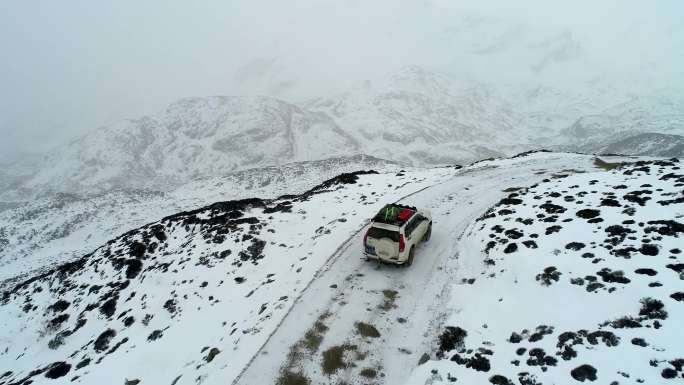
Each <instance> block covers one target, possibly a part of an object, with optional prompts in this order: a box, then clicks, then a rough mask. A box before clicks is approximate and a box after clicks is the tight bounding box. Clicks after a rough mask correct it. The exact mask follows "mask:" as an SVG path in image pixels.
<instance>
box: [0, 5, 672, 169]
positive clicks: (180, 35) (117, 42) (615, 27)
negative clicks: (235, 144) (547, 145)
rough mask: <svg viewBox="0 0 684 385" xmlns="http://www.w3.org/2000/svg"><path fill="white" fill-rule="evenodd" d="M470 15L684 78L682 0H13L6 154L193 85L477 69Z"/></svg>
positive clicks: (645, 75)
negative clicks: (469, 56) (469, 50)
mask: <svg viewBox="0 0 684 385" xmlns="http://www.w3.org/2000/svg"><path fill="white" fill-rule="evenodd" d="M468 15H471V16H476V17H482V18H485V19H487V20H490V19H491V20H496V22H495V23H494V24H491V25H494V26H496V25H501V26H503V27H501V28H500V29H499V28H498V27H492V28H491V29H489V28H488V29H487V30H488V31H490V30H491V31H493V32H492V33H493V34H495V33H499V34H500V35H501V36H499V37H497V36H494V37H495V38H496V39H499V40H500V41H502V42H503V43H501V44H505V43H506V38H507V35H508V34H509V32H510V34H512V35H515V33H514V32H515V31H517V30H516V29H515V28H512V29H511V28H509V27H508V26H510V25H523V26H525V27H530V28H531V30H530V31H532V32H531V33H539V34H540V44H541V43H543V42H544V41H545V40H544V38H545V36H547V35H546V34H547V33H548V36H549V37H553V36H571V39H570V41H571V42H572V44H575V43H576V44H577V45H578V47H580V50H579V52H581V55H582V60H583V61H582V63H584V64H582V65H584V66H586V67H591V68H592V69H593V70H595V71H599V72H603V73H606V74H616V73H618V74H620V76H625V77H626V78H627V79H629V78H630V76H640V77H641V80H642V81H644V82H645V83H647V84H650V85H651V86H654V87H655V86H668V85H669V86H681V85H682V82H684V80H683V79H684V75H683V71H684V70H683V68H684V28H683V26H682V24H683V22H682V21H683V20H684V1H681V0H654V1H643V0H601V1H597V0H591V1H588V0H582V1H580V0H574V1H549V0H543V1H542V0H534V1H503V0H502V1H470V2H465V1H448V0H429V1H402V0H391V1H390V0H373V1H369V0H349V1H343V0H334V1H332V0H331V1H327V0H288V1H282V0H272V1H266V0H251V1H235V0H233V1H208V0H204V1H192V2H191V1H172V0H163V1H141V0H135V1H129V0H117V1H112V2H96V1H89V0H88V1H85V0H84V1H30V0H6V1H3V2H2V3H1V4H0V52H2V60H1V61H0V160H8V159H11V158H13V157H15V156H16V155H17V154H20V153H22V152H36V151H44V150H45V149H47V148H49V147H52V146H54V145H56V144H57V143H60V142H63V141H66V140H71V139H72V138H74V137H76V136H77V135H80V134H82V133H83V132H85V131H87V130H92V129H94V128H96V127H98V126H102V125H107V124H111V123H112V122H114V121H117V120H120V119H124V118H131V117H138V116H140V115H144V114H153V113H155V112H156V111H159V110H161V109H162V108H164V107H165V106H166V105H167V104H169V103H170V102H173V101H174V100H176V99H178V98H181V97H185V96H208V95H243V94H267V95H272V96H277V97H281V98H285V99H288V100H300V99H305V98H308V97H311V96H316V95H325V94H330V93H332V92H335V91H337V90H341V89H345V88H346V87H348V86H350V85H352V84H355V83H356V82H358V81H361V80H363V79H373V78H375V77H378V76H382V75H383V74H386V73H389V72H392V71H395V70H396V69H397V68H399V67H401V66H404V65H409V64H419V65H425V66H432V67H436V68H441V69H445V70H449V69H451V70H459V71H461V70H463V71H468V70H469V68H468V66H473V65H471V62H469V61H467V60H465V59H464V60H459V59H460V58H462V57H463V55H461V52H460V51H459V50H462V49H463V47H464V45H463V42H464V41H469V43H468V44H470V45H469V46H470V47H473V46H477V44H478V39H480V36H463V30H462V29H461V30H459V29H458V28H457V27H456V26H457V25H459V20H462V19H463V17H465V16H468ZM499 21H500V22H501V24H496V23H499ZM487 25H490V24H487ZM459 33H460V34H461V35H459ZM563 33H565V34H566V35H563ZM528 34H529V32H528ZM559 34H560V35H559ZM466 35H467V34H466ZM489 38H491V37H482V39H483V41H484V40H486V39H489ZM496 39H495V40H496ZM473 44H474V45H473ZM484 48H488V47H484ZM516 61H520V63H516ZM527 61H529V58H528V57H525V54H523V53H519V54H513V55H512V56H510V57H508V62H507V63H502V64H499V65H494V64H493V66H492V67H491V68H490V67H486V68H487V71H490V72H491V73H492V78H497V77H499V76H504V77H505V76H506V75H507V73H508V72H513V70H512V69H513V68H515V64H521V65H522V64H524V65H525V66H527V67H529V64H530V63H528V62H527ZM523 62H524V63H523ZM459 65H460V67H459ZM473 70H475V69H474V68H473ZM480 76H482V74H480ZM516 76H517V75H516Z"/></svg>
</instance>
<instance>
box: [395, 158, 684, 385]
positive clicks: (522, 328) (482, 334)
mask: <svg viewBox="0 0 684 385" xmlns="http://www.w3.org/2000/svg"><path fill="white" fill-rule="evenodd" d="M518 187H519V188H517V189H510V191H511V194H510V195H508V196H507V197H506V198H505V199H502V200H501V201H500V202H499V203H498V204H497V205H496V206H494V207H493V208H492V209H490V210H489V211H488V212H487V213H485V214H484V215H483V216H481V217H480V218H478V219H477V220H476V221H475V222H473V223H472V224H471V225H470V226H469V227H468V229H467V230H466V232H465V235H464V236H463V238H462V240H461V242H460V243H459V245H458V248H457V253H456V255H455V259H457V262H456V263H455V264H454V268H455V269H456V271H455V276H454V278H456V282H454V285H453V286H452V287H451V288H450V289H449V290H448V292H447V295H448V296H449V300H448V301H447V302H446V303H447V305H446V306H447V307H448V308H449V309H450V314H449V316H448V318H447V319H446V321H445V326H446V327H445V328H444V330H443V332H442V333H441V335H440V337H439V341H438V348H437V349H435V351H434V352H433V353H434V354H433V355H432V356H431V357H432V358H433V359H439V360H437V361H429V362H427V363H426V364H425V365H422V366H420V367H419V368H417V369H416V370H415V371H414V373H413V375H412V377H411V380H409V381H408V382H407V384H416V385H417V384H420V385H423V384H448V383H452V382H454V381H457V382H458V383H469V384H476V383H479V384H485V383H492V384H499V385H506V384H513V383H520V384H568V383H575V382H577V381H579V382H584V381H588V382H593V381H596V382H598V383H613V384H615V383H632V382H636V383H647V384H656V383H660V384H664V383H667V381H666V380H667V379H673V378H679V379H680V380H681V379H684V372H683V371H682V367H683V365H684V350H682V346H681V340H682V331H681V324H682V320H683V317H684V305H683V304H682V301H684V285H683V284H682V280H684V270H683V269H684V263H682V262H683V261H682V256H681V252H682V249H683V246H684V241H682V237H683V236H684V224H683V221H682V218H684V193H683V191H684V173H682V170H681V163H680V162H679V161H677V160H676V159H675V160H672V161H670V160H659V161H650V162H646V161H644V162H637V163H634V164H630V165H627V166H624V167H621V168H618V169H615V170H613V171H610V172H592V173H578V172H577V171H576V170H566V171H560V172H558V173H557V174H556V175H553V176H552V177H550V178H547V179H545V180H544V181H542V182H541V183H538V184H534V185H531V186H524V185H523V186H518Z"/></svg>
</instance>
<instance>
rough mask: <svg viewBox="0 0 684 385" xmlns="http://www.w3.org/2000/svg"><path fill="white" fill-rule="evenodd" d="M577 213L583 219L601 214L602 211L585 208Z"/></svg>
mask: <svg viewBox="0 0 684 385" xmlns="http://www.w3.org/2000/svg"><path fill="white" fill-rule="evenodd" d="M575 215H577V216H578V217H580V218H583V219H591V218H596V217H598V216H599V215H601V211H599V210H596V209H583V210H580V211H578V212H577V213H576V214H575Z"/></svg>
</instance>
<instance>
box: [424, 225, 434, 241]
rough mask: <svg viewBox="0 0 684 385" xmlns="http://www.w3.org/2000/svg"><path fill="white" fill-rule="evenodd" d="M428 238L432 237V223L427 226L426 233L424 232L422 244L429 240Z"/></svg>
mask: <svg viewBox="0 0 684 385" xmlns="http://www.w3.org/2000/svg"><path fill="white" fill-rule="evenodd" d="M430 236H432V223H430V225H429V226H428V229H427V231H426V232H425V236H424V237H423V242H427V241H429V240H430Z"/></svg>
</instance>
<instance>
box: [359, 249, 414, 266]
mask: <svg viewBox="0 0 684 385" xmlns="http://www.w3.org/2000/svg"><path fill="white" fill-rule="evenodd" d="M363 255H364V256H365V257H366V259H374V260H376V261H379V262H383V263H389V264H392V265H403V264H404V263H406V260H402V259H399V257H397V259H392V258H382V257H380V256H377V255H375V254H369V253H366V252H364V253H363Z"/></svg>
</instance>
